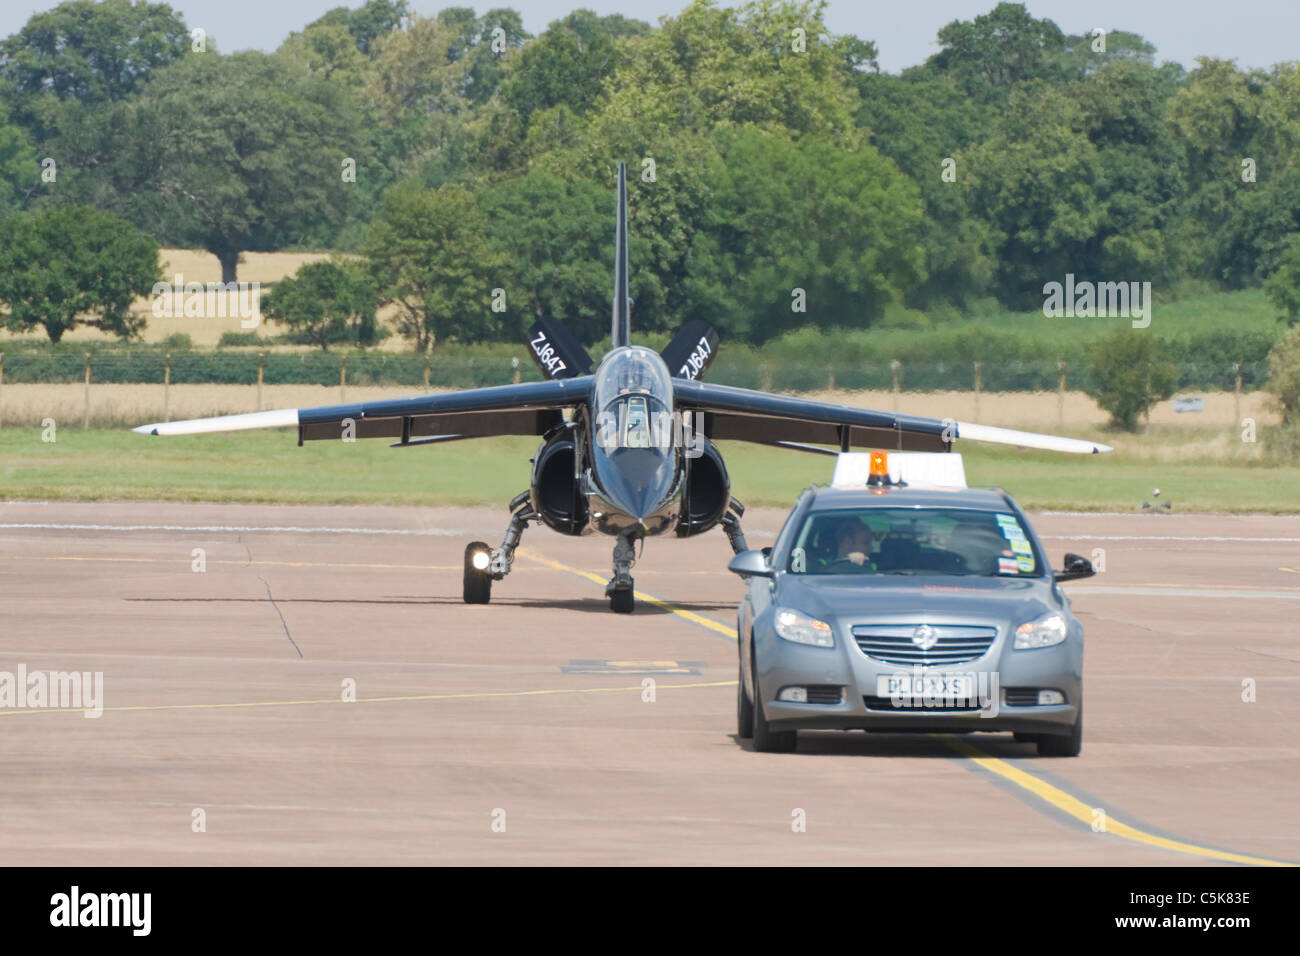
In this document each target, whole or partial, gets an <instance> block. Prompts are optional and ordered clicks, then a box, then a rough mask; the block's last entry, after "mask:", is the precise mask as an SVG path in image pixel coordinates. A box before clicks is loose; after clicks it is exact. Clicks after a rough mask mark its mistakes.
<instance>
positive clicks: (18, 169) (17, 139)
mask: <svg viewBox="0 0 1300 956" xmlns="http://www.w3.org/2000/svg"><path fill="white" fill-rule="evenodd" d="M37 170H38V167H37V165H36V153H35V152H34V151H33V149H32V144H31V141H30V140H29V139H28V138H27V134H26V133H25V132H24V131H23V130H22V129H21V128H19V127H18V126H15V125H13V124H11V123H10V122H9V114H8V112H7V111H6V110H5V104H4V102H3V101H2V100H0V215H4V214H6V213H7V212H9V211H10V210H12V209H14V208H15V207H17V206H19V205H21V204H22V203H23V201H24V199H25V198H26V193H27V191H28V190H29V189H31V187H32V186H33V185H35V183H36V180H37V178H38V176H37Z"/></svg>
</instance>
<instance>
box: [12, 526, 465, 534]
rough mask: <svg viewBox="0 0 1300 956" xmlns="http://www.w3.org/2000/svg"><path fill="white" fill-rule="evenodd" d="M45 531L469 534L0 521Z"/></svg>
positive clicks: (427, 530) (432, 530) (454, 530)
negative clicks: (12, 522)
mask: <svg viewBox="0 0 1300 956" xmlns="http://www.w3.org/2000/svg"><path fill="white" fill-rule="evenodd" d="M5 528H13V529H17V530H44V531H215V532H223V531H230V532H236V533H241V534H242V533H244V532H250V531H267V532H272V533H279V534H414V535H430V536H433V537H462V536H464V535H467V534H469V533H470V532H468V531H461V530H459V529H457V528H305V527H299V526H295V525H286V526H284V527H279V526H261V525H225V524H193V525H186V524H36V523H14V524H0V529H5Z"/></svg>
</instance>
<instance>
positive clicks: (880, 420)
mask: <svg viewBox="0 0 1300 956" xmlns="http://www.w3.org/2000/svg"><path fill="white" fill-rule="evenodd" d="M617 192H618V200H617V205H616V218H615V237H614V298H613V309H612V323H611V325H612V327H611V333H610V346H611V347H610V349H609V351H608V352H607V353H606V354H605V356H604V358H603V359H602V360H601V362H600V364H599V365H597V366H596V368H595V370H594V371H593V370H592V360H591V358H590V356H589V355H588V354H587V352H586V350H585V349H584V348H583V347H582V345H581V344H580V343H579V342H578V341H577V340H576V339H575V338H574V336H573V335H572V334H571V333H570V332H569V331H568V330H567V329H566V328H565V327H564V326H563V325H562V324H561V323H560V322H559V321H558V320H556V319H554V318H550V317H543V318H541V319H539V320H537V321H536V322H535V323H534V324H533V326H532V327H531V328H530V330H529V332H528V341H529V345H530V348H531V351H532V354H533V357H534V359H535V361H536V362H537V364H538V366H539V367H540V368H541V370H542V373H543V374H544V375H545V376H546V378H545V380H544V381H541V382H525V383H520V384H515V385H500V386H494V387H490V388H474V389H467V390H464V391H456V392H440V393H437V394H431V395H421V396H416V397H413V398H401V399H386V400H378V401H368V402H357V403H353V404H346V405H329V406H323V407H317V408H302V409H292V408H290V409H280V410H277V411H265V412H252V413H249V414H242V415H223V416H220V417H215V418H200V419H193V420H189V421H177V422H159V423H156V424H151V425H142V426H140V427H138V428H136V429H134V430H135V431H137V432H140V433H142V434H146V435H189V434H198V433H204V432H226V431H237V430H242V429H252V428H286V427H287V428H296V429H297V431H298V443H299V444H300V445H301V444H302V443H303V442H304V441H316V440H325V439H332V440H339V439H344V438H347V439H354V438H389V439H396V441H395V442H394V443H393V446H392V447H396V448H410V447H414V446H420V445H434V444H439V443H443V442H450V441H457V440H461V439H469V438H485V437H489V436H494V435H535V436H540V437H541V445H540V447H539V448H538V449H537V453H536V455H535V456H534V457H533V459H532V475H531V480H530V481H529V485H528V488H526V489H525V490H523V491H521V492H520V493H519V494H518V495H517V496H516V497H515V498H514V500H513V501H511V502H510V509H509V510H510V521H509V524H508V525H507V527H506V531H505V536H504V538H503V539H502V541H501V544H500V545H499V546H497V547H495V548H493V547H491V546H489V545H488V544H486V543H484V542H481V541H475V542H472V543H470V544H469V545H468V546H467V547H466V549H465V566H464V586H463V598H464V600H465V602H466V603H469V604H486V603H488V601H489V600H490V599H491V594H492V584H493V582H494V581H500V580H501V579H503V578H504V577H505V576H506V575H507V574H509V573H510V568H511V564H512V562H513V560H514V555H515V550H516V548H517V547H518V546H519V542H520V539H521V537H522V535H523V532H524V529H525V528H526V527H527V526H528V525H529V524H530V523H532V522H540V523H541V524H544V525H546V526H547V527H549V528H551V529H553V530H555V531H558V532H559V533H561V534H566V535H582V534H588V533H590V532H592V531H595V532H599V533H601V534H606V535H610V536H612V537H613V538H614V554H613V576H612V577H611V579H610V581H609V584H608V586H607V587H606V589H605V591H606V595H607V596H608V598H609V602H610V607H611V609H612V610H614V611H615V612H618V613H629V612H631V611H632V610H633V608H634V606H635V598H634V591H633V579H632V574H631V571H632V566H633V564H634V563H635V559H636V546H637V544H638V543H643V539H644V538H645V537H647V536H654V535H661V534H667V533H670V532H671V533H672V534H674V535H676V536H677V537H682V538H686V537H692V536H694V535H699V534H703V533H704V532H706V531H709V530H711V529H712V528H714V527H718V526H721V528H722V530H723V531H724V532H725V533H726V534H727V536H728V538H729V540H730V543H731V546H732V548H733V549H734V550H735V551H736V552H737V553H739V552H741V551H744V550H746V544H745V538H744V534H743V532H742V530H741V525H740V518H741V516H742V515H743V514H744V507H743V506H742V505H741V504H740V502H739V501H737V500H736V499H735V498H733V497H732V496H731V483H730V479H729V477H728V474H727V467H726V464H725V463H724V461H723V458H722V454H721V453H720V452H719V450H718V447H717V445H715V444H714V442H715V441H718V440H730V441H745V442H756V443H759V444H764V445H774V446H777V447H780V448H786V449H791V450H795V451H805V452H814V453H820V454H827V455H836V454H838V453H840V452H847V451H849V450H850V449H852V448H855V447H859V448H862V447H865V448H870V449H897V450H900V451H936V452H937V451H950V450H951V449H952V445H953V442H954V441H957V440H960V439H964V440H975V441H986V442H998V443H1002V444H1010V445H1017V446H1023V447H1031V448H1046V449H1052V450H1056V451H1061V452H1070V453H1079V454H1092V453H1100V452H1108V451H1110V450H1111V449H1110V448H1109V447H1108V446H1106V445H1102V444H1097V443H1094V442H1089V441H1082V440H1078V439H1072V438H1060V437H1056V436H1051V435H1039V434H1034V433H1030V432H1021V431H1014V430H1011V429H1005V428H995V427H990V426H985V425H975V424H971V423H968V422H958V421H954V420H952V419H942V420H941V419H934V418H921V417H917V416H912V415H900V414H896V413H893V412H885V411H875V410H872V409H864V408H854V407H850V406H846V405H837V404H834V403H830V402H819V401H811V400H809V399H805V398H797V397H793V396H787V395H775V394H770V393H767V392H762V391H755V390H752V389H746V388H734V387H730V386H725V385H714V384H709V383H707V382H704V381H703V380H702V379H703V376H704V373H705V372H706V371H707V369H708V367H709V365H710V363H711V362H712V361H713V359H714V357H715V356H716V355H717V350H718V334H717V332H716V331H715V330H714V329H713V328H712V327H711V326H709V325H708V324H707V323H705V322H703V321H701V320H698V319H696V320H691V321H689V322H687V324H686V325H685V326H684V327H683V328H682V329H681V330H680V331H679V332H678V333H677V335H676V336H675V337H674V338H673V339H672V340H671V341H670V342H669V344H668V346H667V347H666V348H665V349H664V350H663V352H662V353H658V352H655V351H653V350H651V349H648V348H644V347H641V346H637V345H633V344H632V343H631V341H630V313H631V300H630V299H629V296H628V249H627V182H626V166H625V164H623V163H620V164H619V167H618V183H617ZM827 446H829V447H827Z"/></svg>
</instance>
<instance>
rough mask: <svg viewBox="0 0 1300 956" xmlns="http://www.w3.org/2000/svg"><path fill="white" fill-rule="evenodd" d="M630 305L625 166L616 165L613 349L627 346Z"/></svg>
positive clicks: (629, 329)
mask: <svg viewBox="0 0 1300 956" xmlns="http://www.w3.org/2000/svg"><path fill="white" fill-rule="evenodd" d="M630 311H631V303H630V302H629V301H628V296H627V164H626V163H619V164H618V223H617V226H616V227H615V238H614V318H613V332H612V335H611V342H612V345H613V347H614V348H619V347H620V346H623V345H628V344H629V341H628V339H629V335H630V332H631V319H630V316H629V312H630Z"/></svg>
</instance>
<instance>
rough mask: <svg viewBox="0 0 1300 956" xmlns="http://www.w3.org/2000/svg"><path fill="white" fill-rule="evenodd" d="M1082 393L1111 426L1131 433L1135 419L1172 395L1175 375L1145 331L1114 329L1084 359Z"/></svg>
mask: <svg viewBox="0 0 1300 956" xmlns="http://www.w3.org/2000/svg"><path fill="white" fill-rule="evenodd" d="M1087 381H1088V384H1087V385H1086V387H1085V388H1086V391H1087V393H1088V394H1089V395H1091V396H1092V397H1093V398H1094V399H1096V401H1097V404H1098V405H1100V406H1101V407H1102V408H1103V409H1105V410H1106V411H1107V412H1109V413H1110V419H1111V424H1112V425H1113V426H1114V427H1116V428H1122V429H1124V430H1125V431H1135V430H1136V429H1137V426H1138V418H1139V417H1140V416H1142V415H1146V414H1148V413H1149V412H1150V410H1151V406H1152V405H1154V404H1156V402H1162V401H1164V400H1165V399H1166V398H1168V397H1169V396H1170V395H1172V394H1173V393H1174V386H1175V385H1176V384H1177V381H1178V379H1177V373H1176V371H1175V369H1174V366H1173V363H1172V362H1169V361H1167V360H1166V359H1165V358H1164V354H1163V349H1162V346H1161V344H1160V340H1159V339H1157V338H1156V337H1155V336H1153V335H1150V334H1149V333H1145V332H1134V331H1133V330H1131V329H1123V328H1121V329H1116V330H1114V331H1113V332H1110V333H1108V334H1106V335H1104V336H1102V337H1101V338H1099V339H1098V340H1097V342H1096V344H1095V345H1094V346H1093V347H1092V351H1091V352H1090V354H1089V356H1088V376H1087Z"/></svg>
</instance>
